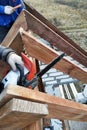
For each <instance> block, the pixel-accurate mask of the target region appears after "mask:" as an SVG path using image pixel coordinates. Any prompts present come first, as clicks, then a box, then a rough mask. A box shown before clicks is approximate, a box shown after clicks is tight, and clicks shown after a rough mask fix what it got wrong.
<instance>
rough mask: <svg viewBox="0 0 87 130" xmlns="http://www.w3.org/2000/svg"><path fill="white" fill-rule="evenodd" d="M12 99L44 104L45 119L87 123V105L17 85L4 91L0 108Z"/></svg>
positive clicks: (0, 96) (10, 86)
mask: <svg viewBox="0 0 87 130" xmlns="http://www.w3.org/2000/svg"><path fill="white" fill-rule="evenodd" d="M13 97H16V98H22V99H26V100H30V101H34V102H39V103H46V104H47V105H48V111H49V114H48V116H46V118H57V119H61V120H65V119H66V120H77V121H87V105H83V104H80V103H76V102H74V101H69V100H66V99H62V98H58V97H55V96H51V95H49V94H45V93H42V92H38V91H34V90H30V89H28V88H24V87H20V86H17V85H9V86H8V87H7V88H6V89H4V91H3V92H2V93H1V95H0V106H2V105H3V104H4V103H6V102H7V101H8V100H10V99H12V98H13Z"/></svg>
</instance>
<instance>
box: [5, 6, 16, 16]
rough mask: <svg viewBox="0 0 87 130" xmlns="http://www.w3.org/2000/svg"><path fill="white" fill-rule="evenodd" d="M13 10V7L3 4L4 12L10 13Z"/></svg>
mask: <svg viewBox="0 0 87 130" xmlns="http://www.w3.org/2000/svg"><path fill="white" fill-rule="evenodd" d="M13 12H14V8H13V7H11V6H5V10H4V13H5V14H12V13H13Z"/></svg>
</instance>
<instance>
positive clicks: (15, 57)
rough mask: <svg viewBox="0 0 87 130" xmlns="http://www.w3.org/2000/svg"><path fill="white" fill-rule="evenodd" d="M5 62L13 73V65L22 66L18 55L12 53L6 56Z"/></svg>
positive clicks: (14, 69)
mask: <svg viewBox="0 0 87 130" xmlns="http://www.w3.org/2000/svg"><path fill="white" fill-rule="evenodd" d="M7 62H8V64H9V65H10V66H11V68H12V69H13V71H16V70H17V68H16V65H15V63H17V64H20V65H22V66H23V61H22V58H21V57H20V56H19V55H17V54H16V53H13V52H12V53H10V54H9V55H8V57H7Z"/></svg>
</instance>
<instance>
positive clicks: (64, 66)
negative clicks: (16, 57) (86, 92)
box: [21, 31, 87, 83]
mask: <svg viewBox="0 0 87 130" xmlns="http://www.w3.org/2000/svg"><path fill="white" fill-rule="evenodd" d="M21 37H22V40H23V43H24V44H25V48H26V50H27V52H28V54H29V55H31V56H32V57H34V58H36V59H38V60H40V61H42V62H44V63H46V64H48V63H49V62H50V61H52V60H53V59H54V58H55V57H57V56H58V55H59V53H58V52H56V51H55V50H53V49H51V48H50V47H48V46H47V45H45V44H43V43H41V42H40V41H39V40H37V39H36V38H35V37H33V36H31V35H29V34H28V33H27V32H25V31H22V33H21ZM55 68H56V69H58V70H60V71H62V72H64V73H67V74H69V75H70V76H72V77H74V78H76V79H78V80H81V81H83V82H86V83H87V71H85V70H84V69H82V68H81V67H79V66H77V65H75V64H74V63H73V62H71V61H70V60H68V59H67V58H63V59H62V60H61V61H60V62H58V63H57V64H56V65H55Z"/></svg>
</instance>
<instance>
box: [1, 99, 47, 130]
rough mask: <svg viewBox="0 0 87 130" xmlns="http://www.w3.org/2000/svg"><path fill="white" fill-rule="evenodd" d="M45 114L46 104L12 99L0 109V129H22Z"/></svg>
mask: <svg viewBox="0 0 87 130" xmlns="http://www.w3.org/2000/svg"><path fill="white" fill-rule="evenodd" d="M47 114H48V109H47V105H46V104H41V103H34V102H30V101H25V100H21V99H12V100H11V101H9V102H8V103H7V104H5V105H4V106H3V107H2V108H1V109H0V129H1V128H2V129H3V128H6V130H9V129H22V128H24V127H25V126H27V125H29V124H32V123H33V122H35V121H37V120H38V119H40V118H42V117H44V116H46V115H47Z"/></svg>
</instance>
